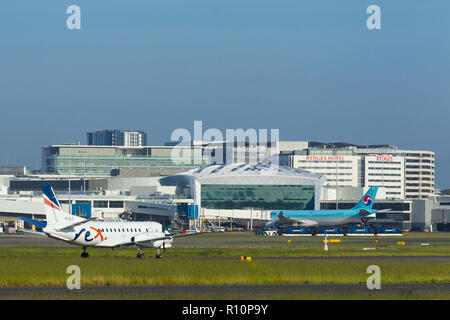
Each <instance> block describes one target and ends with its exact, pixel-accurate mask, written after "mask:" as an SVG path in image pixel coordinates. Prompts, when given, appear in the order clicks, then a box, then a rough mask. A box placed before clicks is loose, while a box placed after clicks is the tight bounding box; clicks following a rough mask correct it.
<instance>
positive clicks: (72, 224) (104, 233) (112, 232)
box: [21, 184, 203, 259]
mask: <svg viewBox="0 0 450 320" xmlns="http://www.w3.org/2000/svg"><path fill="white" fill-rule="evenodd" d="M42 191H43V193H44V195H43V196H44V207H45V215H46V217H47V225H46V226H45V227H44V228H43V232H37V231H31V230H26V229H22V230H21V231H24V232H28V233H33V234H39V235H43V236H47V237H50V238H53V239H57V240H62V241H65V242H68V243H71V244H74V245H78V246H81V247H83V253H82V254H81V257H82V258H87V257H89V254H88V253H87V252H86V248H88V247H104V248H115V247H126V246H137V247H138V250H139V252H138V254H137V258H138V259H139V258H142V257H144V254H143V253H142V248H156V249H157V250H156V258H161V257H162V256H161V248H163V250H165V249H166V248H170V247H171V246H172V242H173V239H174V238H176V237H181V236H189V235H195V234H201V233H203V232H195V233H184V234H177V235H169V234H166V233H164V232H163V227H162V225H161V224H160V223H158V222H103V221H93V220H94V219H83V218H81V217H78V216H74V215H71V214H69V213H66V212H64V211H63V210H62V207H61V205H60V203H59V201H58V199H56V196H55V193H54V192H53V188H52V187H51V186H50V185H48V184H43V185H42ZM27 220H28V222H29V219H27Z"/></svg>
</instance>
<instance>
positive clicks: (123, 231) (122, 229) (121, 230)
mask: <svg viewBox="0 0 450 320" xmlns="http://www.w3.org/2000/svg"><path fill="white" fill-rule="evenodd" d="M119 228H120V235H121V236H122V238H125V237H126V236H127V234H126V233H125V228H124V227H123V226H120V227H119Z"/></svg>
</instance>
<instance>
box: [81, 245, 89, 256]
mask: <svg viewBox="0 0 450 320" xmlns="http://www.w3.org/2000/svg"><path fill="white" fill-rule="evenodd" d="M81 257H82V258H89V253H87V252H86V247H83V252H82V253H81Z"/></svg>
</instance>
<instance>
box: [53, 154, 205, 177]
mask: <svg viewBox="0 0 450 320" xmlns="http://www.w3.org/2000/svg"><path fill="white" fill-rule="evenodd" d="M176 160H177V161H178V163H181V164H177V163H175V161H174V160H173V159H172V158H171V157H162V156H121V155H117V156H62V155H51V156H48V157H47V169H46V172H53V173H58V174H74V175H84V174H86V175H109V174H110V173H111V170H113V169H122V168H128V169H151V168H183V169H186V170H189V169H192V168H198V167H200V166H204V165H206V164H207V160H205V159H194V158H186V159H184V158H176ZM194 163H195V165H194ZM197 163H198V164H197Z"/></svg>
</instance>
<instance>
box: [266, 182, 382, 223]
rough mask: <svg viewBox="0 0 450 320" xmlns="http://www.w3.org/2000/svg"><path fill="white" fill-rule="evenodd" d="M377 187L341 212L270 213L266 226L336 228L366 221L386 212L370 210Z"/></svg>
mask: <svg viewBox="0 0 450 320" xmlns="http://www.w3.org/2000/svg"><path fill="white" fill-rule="evenodd" d="M377 191H378V187H370V188H369V190H368V191H367V192H366V194H365V195H364V196H363V197H362V199H361V200H360V201H359V202H358V204H357V205H356V206H354V207H353V208H351V209H345V210H344V209H342V210H283V211H272V215H271V218H272V220H271V221H270V222H269V223H268V224H267V226H269V227H270V226H276V225H294V224H295V225H298V226H302V227H318V226H336V225H341V224H346V223H349V222H363V223H365V222H366V221H367V218H368V217H374V216H375V214H376V213H377V212H385V211H389V210H390V209H386V210H374V209H372V207H373V203H374V200H375V196H376V194H377Z"/></svg>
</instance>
